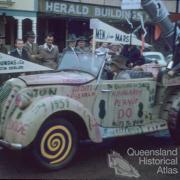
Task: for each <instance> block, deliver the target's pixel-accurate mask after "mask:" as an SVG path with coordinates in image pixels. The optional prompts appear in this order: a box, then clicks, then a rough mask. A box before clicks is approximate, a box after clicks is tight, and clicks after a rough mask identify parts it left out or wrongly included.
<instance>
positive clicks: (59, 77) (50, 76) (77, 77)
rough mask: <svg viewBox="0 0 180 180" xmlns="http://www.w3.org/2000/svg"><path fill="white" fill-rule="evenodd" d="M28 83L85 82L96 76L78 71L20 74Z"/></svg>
mask: <svg viewBox="0 0 180 180" xmlns="http://www.w3.org/2000/svg"><path fill="white" fill-rule="evenodd" d="M19 78H20V79H21V80H23V81H24V82H25V83H26V84H27V85H39V84H43V85H46V84H84V83H87V82H88V81H91V80H93V79H94V77H93V76H92V75H90V74H88V73H84V72H78V71H73V72H71V71H61V72H58V73H46V74H35V75H26V76H20V77H19Z"/></svg>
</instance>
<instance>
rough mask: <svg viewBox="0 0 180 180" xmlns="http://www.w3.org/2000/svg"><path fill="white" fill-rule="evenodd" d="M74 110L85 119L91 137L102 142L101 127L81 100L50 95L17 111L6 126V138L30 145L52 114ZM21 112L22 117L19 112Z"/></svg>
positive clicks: (10, 141) (24, 145)
mask: <svg viewBox="0 0 180 180" xmlns="http://www.w3.org/2000/svg"><path fill="white" fill-rule="evenodd" d="M66 110H67V111H72V112H74V113H76V114H78V115H79V116H80V117H81V118H82V119H83V121H84V123H85V125H86V128H87V131H88V134H89V138H90V139H91V140H92V141H94V142H102V137H101V133H100V128H99V126H98V124H97V122H96V120H95V118H94V117H93V115H92V114H91V113H90V111H89V110H88V109H87V108H85V107H84V106H83V104H81V103H80V102H79V101H76V100H74V99H72V98H69V97H63V96H50V97H44V98H43V99H36V100H35V101H33V103H32V104H31V105H30V106H29V107H28V108H26V109H25V110H24V111H23V112H22V111H20V110H17V111H15V113H14V114H13V116H12V117H11V119H10V120H9V121H8V123H7V124H6V127H5V134H4V139H5V140H6V141H8V142H9V143H17V144H21V145H22V146H23V147H26V146H28V145H29V144H31V143H32V142H33V140H34V139H35V137H36V135H37V133H38V130H39V128H40V127H41V125H42V124H43V123H44V122H45V120H47V119H48V117H50V116H51V115H52V114H54V113H57V112H60V111H66ZM20 112H21V117H20V118H17V117H18V114H19V113H20Z"/></svg>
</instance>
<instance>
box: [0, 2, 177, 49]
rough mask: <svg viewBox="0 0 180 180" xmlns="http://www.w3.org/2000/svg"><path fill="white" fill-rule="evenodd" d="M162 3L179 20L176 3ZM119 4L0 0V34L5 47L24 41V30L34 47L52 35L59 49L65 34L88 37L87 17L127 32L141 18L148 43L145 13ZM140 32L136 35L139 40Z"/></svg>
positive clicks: (149, 26)
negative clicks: (34, 36) (31, 33)
mask: <svg viewBox="0 0 180 180" xmlns="http://www.w3.org/2000/svg"><path fill="white" fill-rule="evenodd" d="M162 1H163V2H164V3H165V5H166V7H167V8H168V10H169V12H170V14H171V18H172V19H174V20H177V19H180V17H179V13H176V0H162ZM121 4H122V0H24V1H23V0H0V34H1V35H4V36H5V37H6V45H7V46H9V47H10V46H13V45H14V41H15V39H16V38H24V35H25V34H26V32H27V31H30V30H33V31H34V33H35V34H37V35H38V36H37V42H38V44H42V43H43V42H44V37H45V34H47V33H48V32H53V33H54V36H55V43H56V44H57V45H58V46H59V49H60V50H62V49H63V48H64V46H65V45H66V38H67V36H68V34H72V33H73V34H75V35H76V36H82V35H83V36H86V37H89V36H90V35H91V34H92V30H91V29H90V27H89V26H90V19H91V18H98V19H101V20H103V21H104V22H107V23H108V24H111V25H113V26H115V27H117V28H119V29H121V30H123V31H125V32H127V33H129V32H133V31H134V30H135V29H136V27H138V26H139V25H140V17H142V18H143V21H144V22H145V28H146V29H147V30H148V34H147V36H146V42H148V43H150V44H152V40H153V36H154V31H155V27H154V24H153V23H152V22H151V20H150V19H149V17H148V16H147V14H146V13H145V12H144V11H143V10H142V9H139V10H123V9H121ZM22 9H23V10H22ZM179 9H180V8H179ZM131 23H132V24H131ZM132 25H133V26H132ZM140 33H141V32H137V33H136V35H137V36H138V37H140Z"/></svg>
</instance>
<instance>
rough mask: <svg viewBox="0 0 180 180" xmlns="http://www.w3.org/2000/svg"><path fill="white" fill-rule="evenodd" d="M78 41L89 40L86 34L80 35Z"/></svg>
mask: <svg viewBox="0 0 180 180" xmlns="http://www.w3.org/2000/svg"><path fill="white" fill-rule="evenodd" d="M78 41H87V38H86V37H85V36H79V37H78Z"/></svg>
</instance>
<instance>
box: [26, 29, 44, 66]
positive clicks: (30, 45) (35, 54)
mask: <svg viewBox="0 0 180 180" xmlns="http://www.w3.org/2000/svg"><path fill="white" fill-rule="evenodd" d="M35 37H36V36H35V34H34V32H33V31H30V32H27V34H26V43H25V45H24V48H25V50H26V51H27V53H28V57H29V60H30V61H32V62H34V63H39V64H40V63H41V61H40V60H41V56H40V54H39V46H38V44H36V43H35V42H34V40H35Z"/></svg>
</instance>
